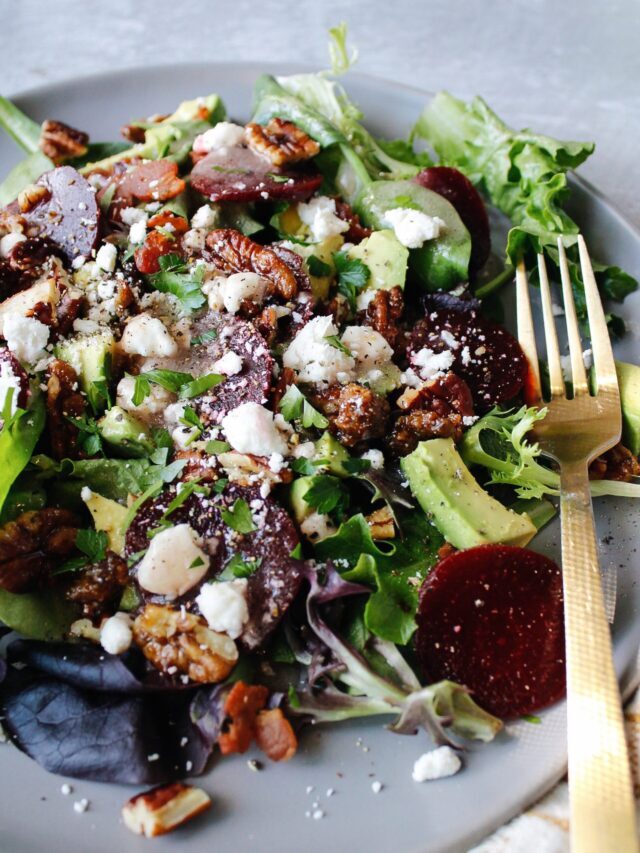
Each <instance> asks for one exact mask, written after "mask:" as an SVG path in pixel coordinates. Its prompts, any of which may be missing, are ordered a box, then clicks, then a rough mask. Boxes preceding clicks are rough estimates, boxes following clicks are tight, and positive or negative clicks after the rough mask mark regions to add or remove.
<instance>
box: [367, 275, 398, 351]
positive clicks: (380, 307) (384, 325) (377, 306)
mask: <svg viewBox="0 0 640 853" xmlns="http://www.w3.org/2000/svg"><path fill="white" fill-rule="evenodd" d="M403 311H404V297H403V294H402V288H400V287H398V286H396V287H392V288H391V290H377V291H376V293H375V296H374V297H373V299H372V300H371V302H370V303H369V304H368V305H367V310H366V312H365V319H364V322H365V323H366V325H368V326H371V328H372V329H375V330H376V332H379V333H380V334H381V335H382V337H383V338H384V339H385V340H386V342H387V343H388V344H389V346H390V347H392V348H393V349H394V350H395V349H396V347H397V345H398V342H399V339H400V335H401V333H402V330H401V328H400V325H399V323H400V318H401V317H402V312H403Z"/></svg>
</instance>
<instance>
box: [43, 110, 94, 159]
mask: <svg viewBox="0 0 640 853" xmlns="http://www.w3.org/2000/svg"><path fill="white" fill-rule="evenodd" d="M38 144H39V146H40V150H41V151H42V153H43V154H44V155H45V156H47V157H48V158H49V159H50V160H53V162H54V163H55V164H56V165H57V166H59V165H60V163H62V162H63V161H64V160H69V159H70V158H71V157H82V155H83V154H86V153H87V148H88V145H89V135H88V134H87V133H84V132H83V131H82V130H76V129H75V127H69V125H68V124H63V123H62V122H61V121H55V119H50V118H48V119H46V120H45V121H43V122H42V127H41V129H40V141H39V143H38Z"/></svg>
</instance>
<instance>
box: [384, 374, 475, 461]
mask: <svg viewBox="0 0 640 853" xmlns="http://www.w3.org/2000/svg"><path fill="white" fill-rule="evenodd" d="M397 406H398V408H399V409H400V410H401V411H403V412H406V414H401V415H400V416H399V417H398V418H397V420H396V422H395V424H394V426H393V430H392V433H391V438H390V439H389V446H390V448H391V450H392V451H393V452H394V453H395V454H396V455H397V456H406V455H407V454H408V453H411V452H412V451H413V450H415V449H416V447H417V446H418V444H419V442H421V441H425V440H426V439H429V438H449V437H451V438H453V440H454V441H460V439H461V438H462V433H463V430H464V418H465V417H469V416H471V415H473V401H472V398H471V392H470V391H469V387H468V385H467V383H466V382H465V381H464V380H463V379H460V377H459V376H456V374H455V373H447V374H446V376H443V377H438V378H436V379H431V380H430V381H429V382H426V383H425V384H424V386H423V387H422V388H419V389H415V388H407V389H406V391H405V392H404V393H403V394H402V396H401V397H399V399H398V400H397Z"/></svg>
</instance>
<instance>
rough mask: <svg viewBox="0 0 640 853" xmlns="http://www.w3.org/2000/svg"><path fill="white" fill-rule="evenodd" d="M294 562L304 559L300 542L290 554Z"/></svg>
mask: <svg viewBox="0 0 640 853" xmlns="http://www.w3.org/2000/svg"><path fill="white" fill-rule="evenodd" d="M289 556H290V557H291V559H292V560H301V559H302V557H303V554H302V543H301V542H298V544H297V545H296V547H295V548H294V549H293V551H292V552H291V553H290V554H289Z"/></svg>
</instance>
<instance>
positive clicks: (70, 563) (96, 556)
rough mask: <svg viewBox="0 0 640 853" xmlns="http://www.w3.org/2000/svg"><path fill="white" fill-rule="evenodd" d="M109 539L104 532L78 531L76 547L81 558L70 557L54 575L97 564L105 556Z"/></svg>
mask: <svg viewBox="0 0 640 853" xmlns="http://www.w3.org/2000/svg"><path fill="white" fill-rule="evenodd" d="M108 544H109V538H108V536H107V534H106V533H105V531H104V530H93V529H91V528H86V529H81V530H78V532H77V533H76V547H77V548H78V549H79V550H80V551H82V553H83V554H84V556H83V557H72V558H71V559H70V560H67V561H66V562H64V563H63V564H62V565H61V566H60V567H59V568H58V569H56V571H55V572H54V574H56V575H61V574H65V573H66V572H74V571H77V570H78V569H81V568H83V567H84V566H86V565H87V563H99V562H100V561H101V560H104V558H105V557H106V556H107V545H108Z"/></svg>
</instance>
